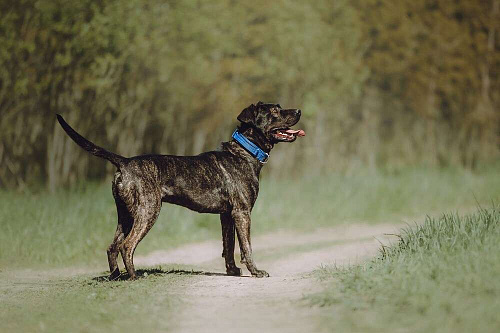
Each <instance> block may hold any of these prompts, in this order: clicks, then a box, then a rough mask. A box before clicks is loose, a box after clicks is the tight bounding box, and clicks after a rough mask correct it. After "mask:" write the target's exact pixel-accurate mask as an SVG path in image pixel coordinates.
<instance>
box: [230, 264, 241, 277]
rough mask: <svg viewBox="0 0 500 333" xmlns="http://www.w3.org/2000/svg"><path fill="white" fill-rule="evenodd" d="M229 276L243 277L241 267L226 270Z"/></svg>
mask: <svg viewBox="0 0 500 333" xmlns="http://www.w3.org/2000/svg"><path fill="white" fill-rule="evenodd" d="M226 272H227V275H229V276H241V269H240V268H239V267H236V266H234V267H231V268H227V269H226Z"/></svg>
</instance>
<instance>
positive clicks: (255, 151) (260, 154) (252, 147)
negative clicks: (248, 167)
mask: <svg viewBox="0 0 500 333" xmlns="http://www.w3.org/2000/svg"><path fill="white" fill-rule="evenodd" d="M232 138H233V139H235V140H236V142H238V143H239V144H240V145H241V146H242V147H243V148H245V149H246V151H248V152H249V153H250V154H252V155H253V156H254V157H255V158H256V159H258V160H259V161H260V162H261V163H267V160H268V159H269V154H268V153H266V152H265V151H263V150H262V149H260V148H259V147H258V146H257V145H256V144H255V143H253V142H252V141H250V140H248V139H247V138H246V137H245V136H244V135H243V134H241V133H240V132H238V129H236V130H235V131H234V132H233V136H232Z"/></svg>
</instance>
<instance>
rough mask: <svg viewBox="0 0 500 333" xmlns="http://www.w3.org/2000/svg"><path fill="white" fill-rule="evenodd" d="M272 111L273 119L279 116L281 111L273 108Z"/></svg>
mask: <svg viewBox="0 0 500 333" xmlns="http://www.w3.org/2000/svg"><path fill="white" fill-rule="evenodd" d="M270 111H271V115H272V116H273V117H277V116H278V115H279V110H278V109H276V108H271V110H270Z"/></svg>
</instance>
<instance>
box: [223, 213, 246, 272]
mask: <svg viewBox="0 0 500 333" xmlns="http://www.w3.org/2000/svg"><path fill="white" fill-rule="evenodd" d="M220 222H221V226H222V245H223V251H222V256H223V257H224V259H225V261H226V272H227V275H231V276H240V275H241V269H240V268H238V267H237V266H236V263H235V262H234V232H235V230H234V220H233V218H232V217H231V214H221V215H220Z"/></svg>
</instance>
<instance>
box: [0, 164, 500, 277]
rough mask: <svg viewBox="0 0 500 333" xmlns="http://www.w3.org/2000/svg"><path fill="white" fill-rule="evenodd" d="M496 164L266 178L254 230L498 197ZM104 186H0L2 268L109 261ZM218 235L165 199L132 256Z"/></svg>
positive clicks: (382, 216)
mask: <svg viewBox="0 0 500 333" xmlns="http://www.w3.org/2000/svg"><path fill="white" fill-rule="evenodd" d="M499 171H500V164H498V163H497V164H494V165H491V166H489V167H487V168H484V169H481V170H478V171H476V172H474V173H473V172H469V171H465V170H461V169H424V168H414V169H407V170H402V171H400V172H398V173H389V172H383V171H378V172H366V171H362V170H361V171H360V170H358V171H356V172H352V173H351V174H350V175H340V174H331V175H329V176H327V177H314V176H311V177H303V178H300V179H281V180H275V179H267V178H266V177H263V179H262V181H261V189H260V194H259V199H258V200H257V203H256V206H255V208H254V211H253V213H252V219H253V223H252V233H254V234H259V233H265V232H269V231H273V230H276V229H280V228H281V229H288V230H289V229H299V230H310V229H314V228H318V227H325V226H333V225H337V224H340V223H349V222H374V223H375V222H384V221H387V222H391V223H398V222H401V220H402V219H408V218H413V217H420V216H422V215H423V214H424V213H436V212H440V211H443V210H464V209H470V208H471V207H474V205H475V203H476V200H477V201H479V202H490V201H491V200H496V201H499V199H500V177H498V175H499ZM116 219H117V218H116V209H115V206H114V202H113V198H112V195H111V188H110V185H109V184H95V183H88V184H85V185H81V186H78V187H75V188H73V189H71V190H63V189H62V190H60V191H58V192H56V193H53V194H49V193H46V192H43V191H42V192H33V193H16V192H9V191H0V225H1V227H2V232H1V233H0V267H17V268H22V267H37V266H43V267H49V266H54V267H57V266H66V265H96V264H99V265H100V266H99V267H102V268H105V267H106V265H107V260H106V255H105V251H106V248H107V246H108V245H109V243H110V242H111V240H112V237H113V234H114V230H115V228H116ZM219 237H220V222H219V218H218V216H217V215H210V214H197V213H194V212H190V211H189V210H187V209H185V208H182V207H177V206H173V205H167V204H164V206H163V209H162V213H161V214H160V217H159V220H158V221H157V223H156V224H155V226H154V227H153V229H152V230H151V232H150V233H149V234H148V235H147V237H146V238H145V239H144V240H143V241H142V242H141V243H140V245H139V247H138V250H137V252H136V253H137V254H145V253H148V252H150V251H153V250H156V249H165V248H169V247H174V246H178V245H179V244H182V243H186V242H195V241H200V240H206V239H215V238H219Z"/></svg>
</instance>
